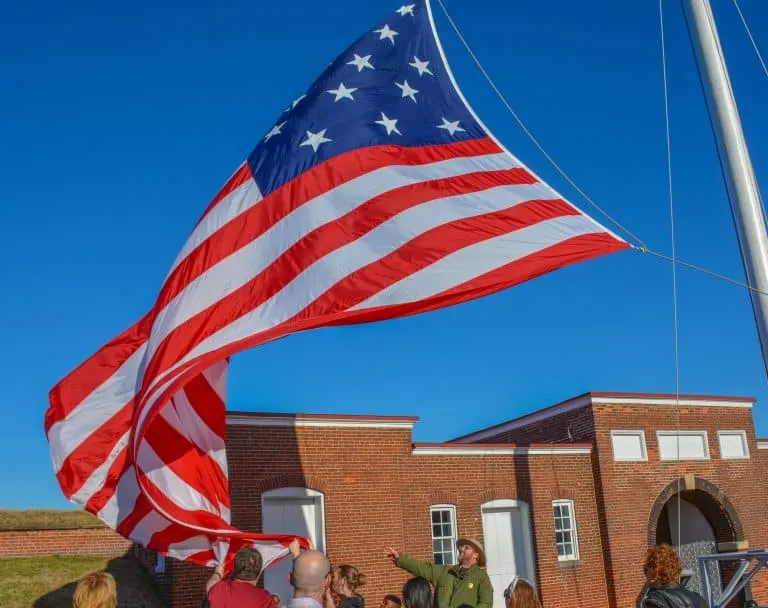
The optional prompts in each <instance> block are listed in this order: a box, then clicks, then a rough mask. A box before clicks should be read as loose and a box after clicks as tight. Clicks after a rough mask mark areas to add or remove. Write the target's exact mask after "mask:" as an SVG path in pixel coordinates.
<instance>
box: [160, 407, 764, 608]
mask: <svg viewBox="0 0 768 608" xmlns="http://www.w3.org/2000/svg"><path fill="white" fill-rule="evenodd" d="M753 401H754V400H753V399H750V398H740V397H712V396H695V395H683V396H681V398H680V402H679V407H678V406H677V404H676V400H675V397H674V396H673V395H649V394H625V393H588V394H585V395H581V396H578V397H575V398H573V399H569V400H567V401H564V402H562V403H559V404H557V405H554V406H552V407H549V408H546V409H543V410H539V411H536V412H534V413H531V414H528V415H525V416H522V417H519V418H516V419H514V420H510V421H508V422H504V423H501V424H499V425H496V426H493V427H490V428H487V429H483V430H480V431H476V432H473V433H471V434H468V435H465V436H463V437H459V438H457V439H454V440H452V441H450V442H448V443H441V444H419V443H416V444H414V443H413V441H412V435H411V434H412V429H413V426H414V424H415V423H416V419H415V418H403V417H389V416H334V415H280V414H254V413H230V414H228V417H227V421H228V454H229V467H230V471H229V473H230V491H231V495H232V506H233V509H232V514H233V523H234V524H235V525H237V526H239V527H241V528H242V529H247V530H254V531H260V530H263V531H265V532H275V533H294V532H297V533H301V534H303V535H306V536H308V537H310V538H311V539H312V540H313V541H314V542H315V544H316V545H317V546H318V547H320V548H322V549H324V550H326V551H327V553H328V555H329V557H330V559H331V561H332V562H334V563H344V562H347V563H352V564H355V565H356V566H358V567H359V568H360V569H361V570H362V571H363V572H364V573H366V575H367V576H368V582H367V585H366V587H364V588H363V589H362V591H363V594H364V595H365V597H366V599H367V600H368V602H369V605H371V606H376V605H378V604H377V602H378V600H379V599H380V597H381V596H382V595H383V594H385V593H392V592H394V593H397V592H398V591H399V589H400V588H401V586H402V583H403V582H404V580H405V578H406V575H405V573H403V572H402V571H400V570H398V569H396V568H394V567H393V566H392V565H391V564H389V563H388V562H387V561H386V560H385V558H384V557H383V550H382V547H383V546H384V545H391V546H394V547H397V548H399V549H400V550H401V551H405V552H408V553H411V554H413V555H415V556H417V557H419V558H423V559H429V560H432V559H434V560H442V561H444V562H445V561H449V560H453V559H455V557H454V552H453V547H454V544H455V540H456V538H457V537H458V536H473V537H476V538H479V539H484V542H485V546H486V551H487V554H488V561H489V564H488V572H489V575H490V576H491V579H492V582H493V583H494V587H495V590H496V597H495V601H494V606H496V607H497V608H498V606H503V600H502V598H501V593H502V590H503V588H504V586H506V584H507V583H508V582H509V581H510V580H511V579H512V578H513V576H514V575H515V574H521V575H524V576H527V577H529V578H530V579H532V580H533V581H534V582H535V584H536V586H537V587H538V589H539V591H540V594H541V597H542V599H543V602H544V605H545V606H546V608H559V607H563V608H564V607H569V608H571V607H573V606H590V607H591V606H596V607H602V606H606V607H608V606H610V607H616V608H623V607H629V606H634V605H635V600H636V597H637V595H638V593H639V592H640V591H641V589H642V585H643V575H642V570H641V562H642V558H643V554H644V552H645V549H646V548H647V547H648V546H649V545H651V544H654V543H657V542H669V541H674V543H676V542H677V539H678V538H680V541H681V547H680V552H681V554H682V555H683V556H684V558H685V561H686V562H687V563H688V564H689V565H692V564H695V562H696V556H697V555H700V554H704V553H713V552H718V551H720V552H723V551H733V550H737V549H739V550H741V549H746V548H768V526H767V525H766V514H767V513H768V493H767V492H766V485H768V481H766V479H768V477H767V475H768V441H765V440H763V441H761V440H758V439H756V437H755V432H754V425H753V421H752V412H751V408H752V405H753ZM678 455H679V458H678ZM678 514H679V517H678ZM678 522H681V524H680V525H679V524H678ZM288 567H289V564H288V563H283V564H280V565H277V566H274V567H272V568H270V569H268V570H267V572H266V574H265V586H266V587H267V588H269V589H270V590H272V591H277V592H279V593H281V595H282V596H283V598H284V599H285V598H286V595H287V593H288V589H287V568H288ZM155 569H156V570H157V571H158V574H157V576H158V578H159V582H160V583H161V586H162V587H163V588H164V589H165V592H166V593H167V595H168V600H169V603H170V604H171V605H172V606H174V607H177V606H185V607H186V606H195V607H196V606H199V603H200V598H201V594H202V585H203V582H204V581H205V579H206V578H207V576H208V571H206V570H204V569H202V568H198V567H196V566H192V565H189V564H182V563H177V562H173V563H171V562H170V561H169V562H168V563H162V564H158V565H157V567H156V568H155ZM731 571H732V568H729V565H728V564H725V565H724V566H723V568H722V571H721V572H718V573H716V574H717V578H719V579H720V580H722V581H723V582H727V580H728V579H729V575H730V573H731ZM691 584H693V585H694V586H695V585H698V584H699V580H698V575H696V576H695V577H694V580H693V581H692V583H691ZM747 594H751V596H752V597H753V598H754V599H756V600H758V601H759V602H768V573H761V574H760V575H758V577H756V578H755V579H754V580H753V581H752V584H751V588H750V589H748V590H747Z"/></svg>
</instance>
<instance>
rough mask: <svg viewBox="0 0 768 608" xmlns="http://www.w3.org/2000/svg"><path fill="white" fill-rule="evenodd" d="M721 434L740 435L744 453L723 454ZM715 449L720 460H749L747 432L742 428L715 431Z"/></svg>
mask: <svg viewBox="0 0 768 608" xmlns="http://www.w3.org/2000/svg"><path fill="white" fill-rule="evenodd" d="M722 435H738V436H739V437H741V445H742V446H744V455H743V456H723V442H722V441H721V439H720V437H721V436H722ZM717 449H718V451H719V453H720V458H721V460H749V458H750V456H749V440H748V439H747V432H746V431H745V430H743V429H721V430H719V431H717Z"/></svg>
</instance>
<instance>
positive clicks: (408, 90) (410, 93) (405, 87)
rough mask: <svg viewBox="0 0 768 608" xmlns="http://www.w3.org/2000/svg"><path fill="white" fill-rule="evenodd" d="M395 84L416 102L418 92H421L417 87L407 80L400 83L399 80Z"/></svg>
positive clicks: (405, 95) (404, 95) (404, 94)
mask: <svg viewBox="0 0 768 608" xmlns="http://www.w3.org/2000/svg"><path fill="white" fill-rule="evenodd" d="M395 84H396V85H397V86H398V87H399V88H400V90H401V91H402V92H403V97H410V98H411V99H412V100H413V103H416V93H418V92H419V91H418V90H417V89H414V88H413V87H411V85H409V84H408V81H407V80H403V84H400V83H399V82H396V83H395Z"/></svg>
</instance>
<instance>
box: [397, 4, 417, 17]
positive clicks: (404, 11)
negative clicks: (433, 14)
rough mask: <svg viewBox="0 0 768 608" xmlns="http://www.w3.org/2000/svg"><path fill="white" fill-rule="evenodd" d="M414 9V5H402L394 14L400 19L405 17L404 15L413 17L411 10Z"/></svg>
mask: <svg viewBox="0 0 768 608" xmlns="http://www.w3.org/2000/svg"><path fill="white" fill-rule="evenodd" d="M415 7H416V5H415V4H403V6H401V7H400V8H399V9H397V10H396V11H395V12H396V13H400V15H401V16H402V17H405V16H406V15H411V16H414V15H413V9H414V8H415Z"/></svg>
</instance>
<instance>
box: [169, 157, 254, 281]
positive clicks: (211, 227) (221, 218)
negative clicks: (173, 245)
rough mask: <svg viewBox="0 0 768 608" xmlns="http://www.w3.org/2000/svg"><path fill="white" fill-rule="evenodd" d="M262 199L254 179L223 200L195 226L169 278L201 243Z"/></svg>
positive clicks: (250, 179) (172, 267)
mask: <svg viewBox="0 0 768 608" xmlns="http://www.w3.org/2000/svg"><path fill="white" fill-rule="evenodd" d="M238 170H239V167H238ZM235 173H236V172H235ZM233 176H234V174H233ZM230 179H231V178H230ZM262 198H263V197H262V195H261V190H259V187H258V185H257V184H256V182H254V181H253V178H249V179H248V181H246V182H244V183H243V184H241V185H239V186H238V187H237V188H235V189H234V190H233V191H232V192H230V193H229V194H228V195H227V196H225V197H224V198H222V199H221V200H220V201H219V202H218V203H216V206H215V207H214V208H213V209H211V210H210V211H209V212H208V214H207V215H206V216H205V217H204V218H203V219H202V220H201V221H200V223H199V224H198V225H197V226H195V229H194V230H193V231H192V234H190V235H189V238H188V239H187V242H186V243H184V247H182V248H181V251H180V252H179V255H178V256H177V257H176V261H175V262H174V263H173V266H171V270H170V272H169V273H168V276H170V275H171V274H172V273H173V270H174V269H175V268H176V267H177V266H178V265H179V264H181V262H182V261H184V258H186V257H187V256H188V255H189V254H190V253H192V252H193V251H194V250H195V249H196V248H197V247H199V246H200V244H201V243H203V242H204V241H205V240H207V239H208V238H209V237H210V236H211V235H212V234H214V233H215V232H217V231H218V230H219V229H221V227H222V226H224V225H225V224H227V223H229V222H231V221H232V220H233V219H235V218H236V217H237V216H238V215H241V214H243V213H245V212H246V211H248V209H250V208H251V207H253V206H255V205H256V204H257V203H258V202H259V201H261V200H262ZM166 278H167V277H166Z"/></svg>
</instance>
